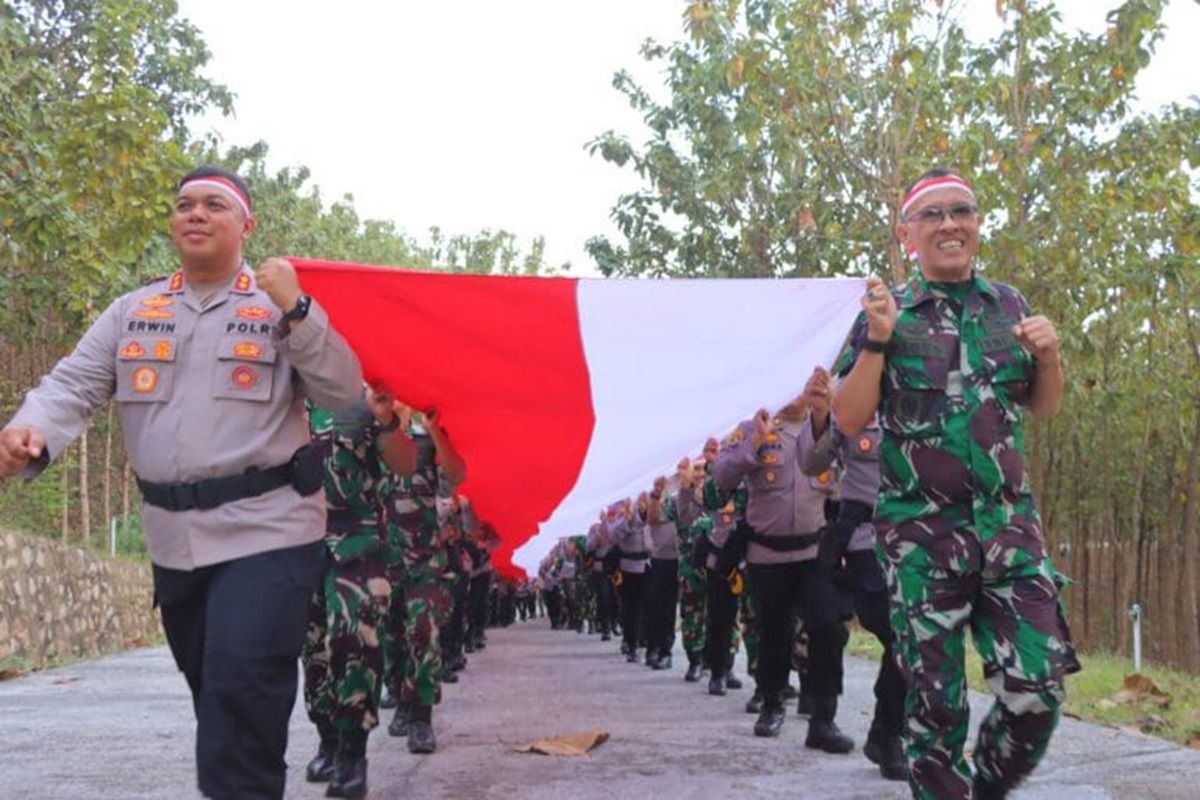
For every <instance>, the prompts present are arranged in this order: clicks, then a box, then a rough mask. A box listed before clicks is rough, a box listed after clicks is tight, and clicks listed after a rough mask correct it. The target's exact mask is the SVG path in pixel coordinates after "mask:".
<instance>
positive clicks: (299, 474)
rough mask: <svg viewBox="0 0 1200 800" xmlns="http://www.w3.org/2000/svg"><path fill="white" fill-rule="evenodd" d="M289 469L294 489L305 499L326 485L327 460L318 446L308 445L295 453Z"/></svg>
mask: <svg viewBox="0 0 1200 800" xmlns="http://www.w3.org/2000/svg"><path fill="white" fill-rule="evenodd" d="M288 468H289V475H288V477H289V479H290V480H291V484H292V488H293V489H295V490H296V491H297V492H299V493H300V495H302V496H304V497H307V496H309V495H310V494H312V493H313V492H315V491H317V490H318V489H320V488H321V486H322V485H323V484H324V483H325V459H324V458H323V457H322V456H321V449H320V448H319V447H317V446H316V445H312V444H306V445H304V446H303V447H301V448H300V449H299V450H297V451H296V452H295V453H293V454H292V460H291V461H290V462H289V463H288Z"/></svg>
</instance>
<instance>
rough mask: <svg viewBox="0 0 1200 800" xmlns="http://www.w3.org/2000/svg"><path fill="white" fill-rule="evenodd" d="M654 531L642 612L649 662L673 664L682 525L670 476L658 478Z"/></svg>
mask: <svg viewBox="0 0 1200 800" xmlns="http://www.w3.org/2000/svg"><path fill="white" fill-rule="evenodd" d="M647 520H648V522H649V531H650V570H649V572H648V573H647V579H646V593H645V599H644V601H643V604H642V605H643V610H642V616H643V617H644V618H645V620H646V664H647V665H648V666H650V667H651V668H653V669H670V668H671V650H672V649H673V648H674V646H675V611H676V609H677V608H678V606H679V528H678V527H677V525H676V522H677V520H678V513H677V511H676V508H675V499H674V498H673V497H672V496H671V495H670V494H668V487H667V479H666V478H662V477H660V478H658V479H657V480H655V481H654V489H653V491H651V492H650V498H649V503H648V510H647Z"/></svg>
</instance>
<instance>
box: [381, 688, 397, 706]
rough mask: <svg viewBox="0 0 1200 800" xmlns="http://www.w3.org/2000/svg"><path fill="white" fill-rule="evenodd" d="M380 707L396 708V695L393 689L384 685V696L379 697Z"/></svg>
mask: <svg viewBox="0 0 1200 800" xmlns="http://www.w3.org/2000/svg"><path fill="white" fill-rule="evenodd" d="M379 707H380V708H395V707H396V695H394V694H392V690H391V689H389V688H388V687H386V686H385V687H383V696H382V697H380V698H379Z"/></svg>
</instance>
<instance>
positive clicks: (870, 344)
mask: <svg viewBox="0 0 1200 800" xmlns="http://www.w3.org/2000/svg"><path fill="white" fill-rule="evenodd" d="M862 349H863V350H866V351H867V352H869V353H887V352H888V351H889V350H891V349H892V345H891V342H877V341H875V340H874V339H865V340H864V341H863V345H862Z"/></svg>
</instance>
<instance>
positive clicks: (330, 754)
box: [304, 722, 338, 783]
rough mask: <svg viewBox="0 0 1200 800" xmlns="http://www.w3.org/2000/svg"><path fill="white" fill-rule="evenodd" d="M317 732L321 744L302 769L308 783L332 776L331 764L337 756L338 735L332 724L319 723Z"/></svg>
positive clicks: (322, 781) (320, 781) (323, 781)
mask: <svg viewBox="0 0 1200 800" xmlns="http://www.w3.org/2000/svg"><path fill="white" fill-rule="evenodd" d="M317 734H318V735H319V736H320V737H321V744H320V746H319V747H318V748H317V754H316V755H315V756H313V758H312V761H309V762H308V766H307V767H306V768H305V770H304V777H305V779H306V780H307V781H308V782H309V783H325V782H326V781H327V780H329V779H330V778H332V777H333V764H334V761H335V760H336V758H337V749H338V735H337V731H336V730H335V729H334V727H333V725H331V724H330V723H328V722H323V723H321V724H320V725H318V726H317Z"/></svg>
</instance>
